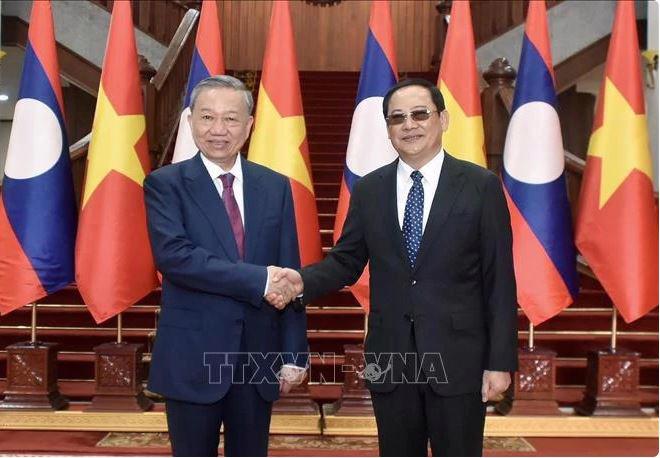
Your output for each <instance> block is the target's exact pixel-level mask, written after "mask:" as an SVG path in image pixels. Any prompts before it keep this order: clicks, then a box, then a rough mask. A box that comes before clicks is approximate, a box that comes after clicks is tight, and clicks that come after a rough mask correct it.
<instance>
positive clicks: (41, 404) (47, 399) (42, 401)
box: [0, 342, 69, 410]
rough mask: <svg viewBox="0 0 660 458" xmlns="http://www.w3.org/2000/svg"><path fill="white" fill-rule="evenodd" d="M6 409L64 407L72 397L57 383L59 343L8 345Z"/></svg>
mask: <svg viewBox="0 0 660 458" xmlns="http://www.w3.org/2000/svg"><path fill="white" fill-rule="evenodd" d="M4 395H5V398H4V400H3V401H2V402H0V409H2V410H60V409H63V408H65V407H67V406H68V405H69V401H68V400H67V399H66V398H65V397H64V396H62V395H61V394H60V391H59V389H58V386H57V344H56V343H44V342H19V343H16V344H12V345H9V346H8V347H7V388H6V389H5V393H4Z"/></svg>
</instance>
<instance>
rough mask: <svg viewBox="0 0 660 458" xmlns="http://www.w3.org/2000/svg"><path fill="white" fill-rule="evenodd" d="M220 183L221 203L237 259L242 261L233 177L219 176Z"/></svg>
mask: <svg viewBox="0 0 660 458" xmlns="http://www.w3.org/2000/svg"><path fill="white" fill-rule="evenodd" d="M220 180H221V181H222V188H223V189H222V202H224V204H225V209H226V210H227V215H228V216H229V223H230V224H231V230H232V231H233V232H234V240H236V247H237V248H238V257H239V258H240V259H244V255H245V251H244V238H245V234H244V232H243V221H241V210H240V209H239V208H238V203H237V202H236V197H235V196H234V188H233V187H232V185H233V184H234V175H232V174H231V173H225V174H223V175H220Z"/></svg>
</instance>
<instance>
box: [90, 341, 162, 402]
mask: <svg viewBox="0 0 660 458" xmlns="http://www.w3.org/2000/svg"><path fill="white" fill-rule="evenodd" d="M94 352H95V353H96V363H95V372H96V380H95V390H94V397H93V398H92V403H91V405H90V406H89V407H88V408H87V409H86V410H87V411H96V412H119V411H122V412H143V411H145V410H149V409H151V408H152V407H153V402H152V401H151V399H149V398H147V397H146V396H145V394H144V390H143V388H142V345H140V344H129V343H105V344H101V345H99V346H97V347H94Z"/></svg>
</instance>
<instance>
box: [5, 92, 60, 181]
mask: <svg viewBox="0 0 660 458" xmlns="http://www.w3.org/2000/svg"><path fill="white" fill-rule="evenodd" d="M61 154H62V131H61V130H60V123H59V121H58V119H57V116H56V115H55V113H53V110H51V109H50V107H49V106H48V105H46V104H45V103H43V102H41V101H39V100H35V99H20V100H19V101H18V102H17V103H16V108H15V109H14V120H13V123H12V126H11V134H10V135H9V147H8V148H7V161H6V162H5V175H6V176H8V177H9V178H15V179H26V178H32V177H36V176H39V175H41V174H43V173H45V172H47V171H48V170H50V169H51V168H52V167H53V166H54V165H55V164H56V163H57V161H58V160H59V158H60V155H61Z"/></svg>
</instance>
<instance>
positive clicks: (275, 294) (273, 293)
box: [264, 266, 303, 310]
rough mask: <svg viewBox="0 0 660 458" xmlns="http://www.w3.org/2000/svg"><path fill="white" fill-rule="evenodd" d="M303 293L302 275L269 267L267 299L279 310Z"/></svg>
mask: <svg viewBox="0 0 660 458" xmlns="http://www.w3.org/2000/svg"><path fill="white" fill-rule="evenodd" d="M302 292H303V280H302V277H301V276H300V274H299V273H298V272H297V271H295V270H293V269H288V268H282V267H276V266H268V287H267V288H266V294H265V295H264V297H265V299H266V300H267V301H268V302H269V303H270V305H272V306H273V307H275V308H276V309H278V310H282V309H283V308H284V307H286V306H287V304H288V303H289V302H291V301H292V300H294V299H295V298H296V297H298V296H299V295H300V294H302Z"/></svg>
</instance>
